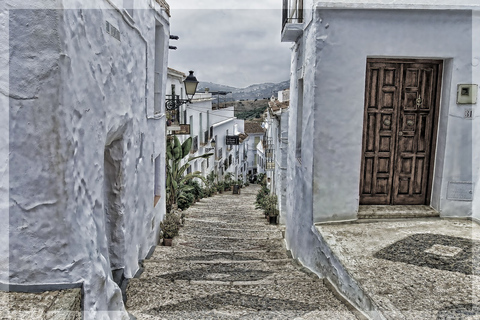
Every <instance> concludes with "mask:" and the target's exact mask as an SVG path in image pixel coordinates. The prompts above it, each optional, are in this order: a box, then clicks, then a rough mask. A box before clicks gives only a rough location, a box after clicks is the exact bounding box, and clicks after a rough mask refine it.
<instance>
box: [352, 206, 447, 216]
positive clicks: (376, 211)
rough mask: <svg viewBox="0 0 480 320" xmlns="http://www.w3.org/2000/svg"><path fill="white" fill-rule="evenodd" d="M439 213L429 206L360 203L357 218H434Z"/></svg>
mask: <svg viewBox="0 0 480 320" xmlns="http://www.w3.org/2000/svg"><path fill="white" fill-rule="evenodd" d="M439 216H440V214H439V213H438V212H437V211H436V210H435V209H433V208H432V207H429V206H423V205H409V206H398V205H395V206H387V205H380V206H371V205H368V206H367V205H362V206H359V208H358V219H403V218H434V217H439Z"/></svg>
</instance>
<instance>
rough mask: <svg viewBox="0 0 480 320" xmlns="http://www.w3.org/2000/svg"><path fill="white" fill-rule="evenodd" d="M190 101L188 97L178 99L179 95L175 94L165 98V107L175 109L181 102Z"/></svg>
mask: <svg viewBox="0 0 480 320" xmlns="http://www.w3.org/2000/svg"><path fill="white" fill-rule="evenodd" d="M190 102H191V101H190V99H180V96H178V95H176V96H174V97H172V98H171V99H169V98H166V99H165V109H167V110H176V109H178V108H179V107H180V106H181V105H182V104H185V103H190Z"/></svg>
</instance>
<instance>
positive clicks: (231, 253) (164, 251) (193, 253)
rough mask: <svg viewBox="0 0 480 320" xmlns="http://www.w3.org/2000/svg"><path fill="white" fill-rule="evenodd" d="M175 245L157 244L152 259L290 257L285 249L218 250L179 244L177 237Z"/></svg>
mask: <svg viewBox="0 0 480 320" xmlns="http://www.w3.org/2000/svg"><path fill="white" fill-rule="evenodd" d="M173 242H174V246H173V247H164V246H157V247H156V248H155V251H154V253H153V255H152V257H151V258H150V260H162V261H166V260H179V261H199V260H203V261H224V260H234V261H245V260H247V261H250V260H276V259H286V258H288V256H287V253H286V251H285V250H280V248H282V246H278V247H277V248H276V250H269V251H267V250H249V251H241V250H218V249H204V250H201V249H196V248H192V247H186V246H179V245H178V244H177V239H174V240H173Z"/></svg>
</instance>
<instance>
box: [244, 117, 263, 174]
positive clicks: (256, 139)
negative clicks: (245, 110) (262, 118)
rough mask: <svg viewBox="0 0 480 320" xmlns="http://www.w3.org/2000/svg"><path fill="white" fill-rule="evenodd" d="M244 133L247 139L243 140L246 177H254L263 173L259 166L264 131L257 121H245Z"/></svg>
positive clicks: (261, 167)
mask: <svg viewBox="0 0 480 320" xmlns="http://www.w3.org/2000/svg"><path fill="white" fill-rule="evenodd" d="M245 133H246V134H247V135H248V138H247V139H246V140H245V143H246V151H247V176H252V177H253V176H256V175H257V174H259V173H264V172H265V171H264V168H263V166H262V165H261V164H262V162H261V160H262V159H263V158H264V157H263V151H262V150H263V146H262V145H260V146H259V144H262V143H263V138H264V137H265V129H264V128H263V127H262V123H261V122H258V121H246V122H245Z"/></svg>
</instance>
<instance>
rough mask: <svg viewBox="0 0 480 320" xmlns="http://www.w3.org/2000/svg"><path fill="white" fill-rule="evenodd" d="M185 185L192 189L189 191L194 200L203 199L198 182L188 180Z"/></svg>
mask: <svg viewBox="0 0 480 320" xmlns="http://www.w3.org/2000/svg"><path fill="white" fill-rule="evenodd" d="M187 185H188V186H190V187H192V188H193V189H192V190H191V191H190V193H192V194H193V195H194V197H195V199H202V198H203V197H204V192H203V189H202V187H201V186H200V184H199V183H198V181H195V180H189V181H188V182H187Z"/></svg>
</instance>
